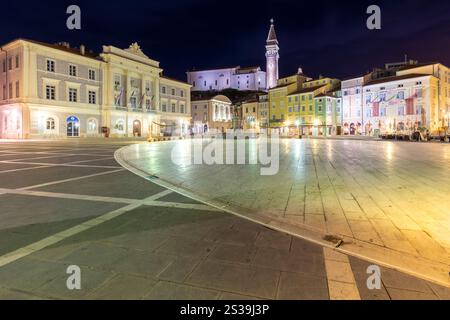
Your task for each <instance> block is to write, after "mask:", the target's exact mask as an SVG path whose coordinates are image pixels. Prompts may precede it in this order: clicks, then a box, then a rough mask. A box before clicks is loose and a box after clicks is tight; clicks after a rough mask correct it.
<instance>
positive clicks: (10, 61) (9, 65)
mask: <svg viewBox="0 0 450 320" xmlns="http://www.w3.org/2000/svg"><path fill="white" fill-rule="evenodd" d="M8 70H12V58H11V57H9V58H8Z"/></svg>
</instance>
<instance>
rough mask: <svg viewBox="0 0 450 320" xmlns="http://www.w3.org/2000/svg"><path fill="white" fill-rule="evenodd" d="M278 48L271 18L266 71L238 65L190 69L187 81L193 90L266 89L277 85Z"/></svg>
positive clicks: (267, 42)
mask: <svg viewBox="0 0 450 320" xmlns="http://www.w3.org/2000/svg"><path fill="white" fill-rule="evenodd" d="M279 49H280V48H279V47H278V40H277V36H276V33H275V26H274V24H273V19H272V20H271V25H270V31H269V35H268V37H267V41H266V66H267V69H266V70H267V72H265V71H262V70H261V68H260V67H251V68H242V67H240V66H238V67H232V68H222V69H209V70H192V71H189V72H187V82H188V83H189V84H190V85H191V86H192V90H193V91H222V90H225V89H235V90H239V91H266V90H268V89H271V88H273V87H276V86H277V81H278V78H279V71H278V70H279V69H278V61H279V58H280V55H279Z"/></svg>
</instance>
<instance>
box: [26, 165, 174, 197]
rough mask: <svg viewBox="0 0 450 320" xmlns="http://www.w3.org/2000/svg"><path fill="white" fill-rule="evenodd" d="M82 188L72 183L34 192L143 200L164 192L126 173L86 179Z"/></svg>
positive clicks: (47, 187)
mask: <svg viewBox="0 0 450 320" xmlns="http://www.w3.org/2000/svg"><path fill="white" fill-rule="evenodd" d="M116 165H117V163H116ZM110 170H111V169H110ZM82 186H83V188H80V181H73V182H68V183H64V184H58V185H52V186H46V187H42V188H36V189H35V190H40V191H48V192H62V193H75V194H83V195H95V196H103V197H116V198H128V199H144V198H147V197H149V196H151V195H154V194H157V193H159V192H161V191H164V190H165V189H164V188H162V187H160V186H157V185H155V184H150V183H148V182H147V181H145V180H144V179H142V178H141V177H138V176H135V175H132V174H131V175H130V174H129V173H128V172H126V171H120V172H114V173H111V174H108V175H105V176H97V177H92V178H86V179H84V181H83V184H82Z"/></svg>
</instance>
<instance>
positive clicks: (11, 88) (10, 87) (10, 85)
mask: <svg viewBox="0 0 450 320" xmlns="http://www.w3.org/2000/svg"><path fill="white" fill-rule="evenodd" d="M12 97H13V87H12V83H10V84H9V98H10V99H11V98H12Z"/></svg>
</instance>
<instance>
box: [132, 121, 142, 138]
mask: <svg viewBox="0 0 450 320" xmlns="http://www.w3.org/2000/svg"><path fill="white" fill-rule="evenodd" d="M141 135H142V132H141V122H140V121H139V120H135V121H134V122H133V137H140V136H141Z"/></svg>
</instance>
